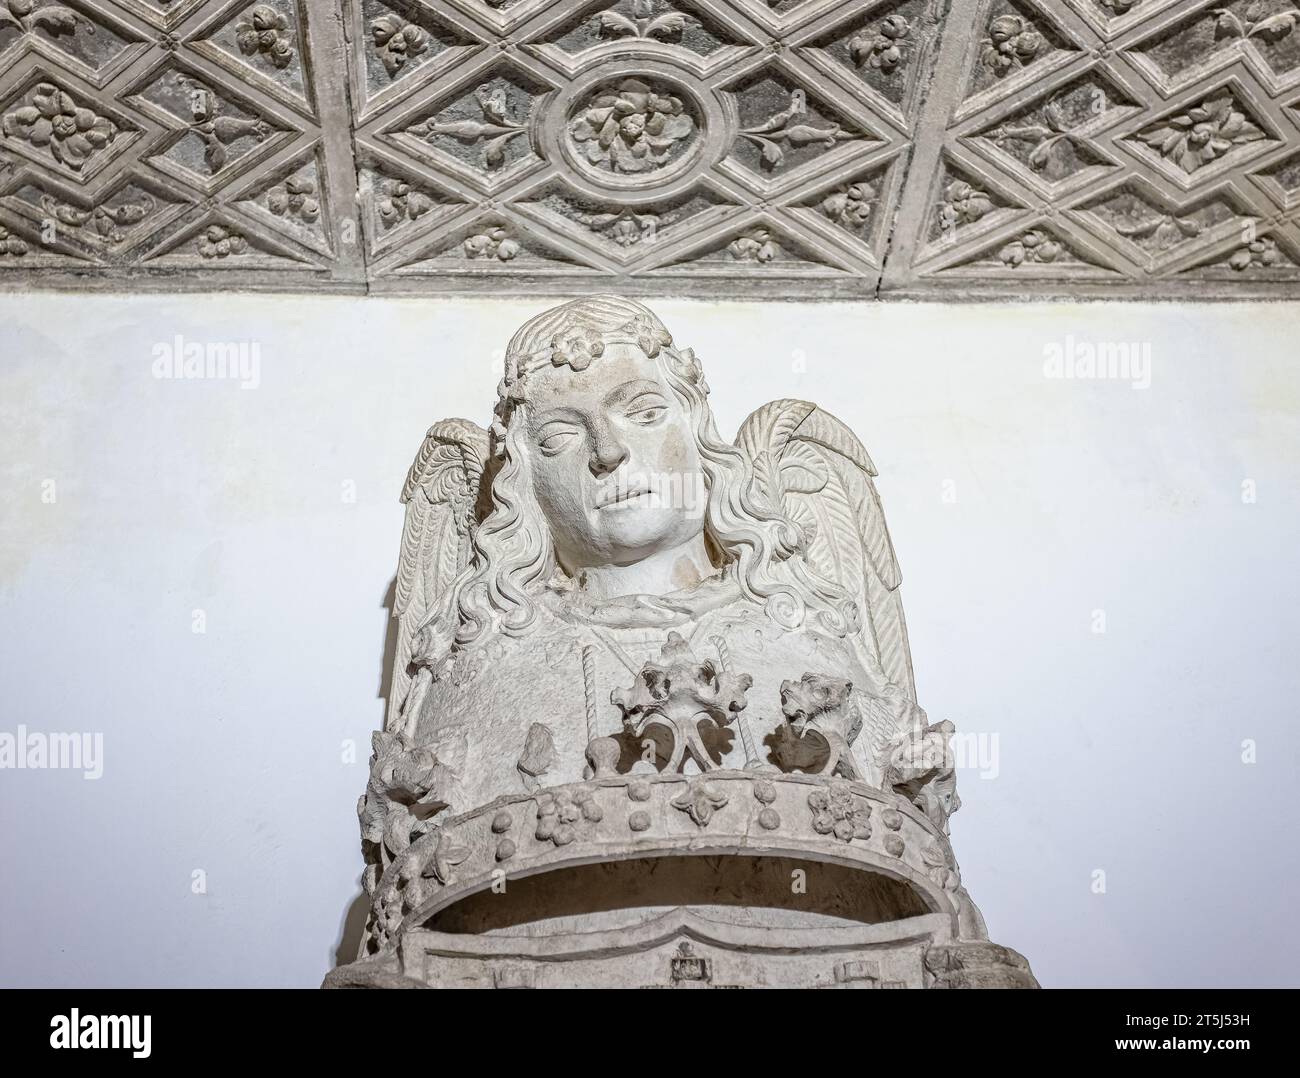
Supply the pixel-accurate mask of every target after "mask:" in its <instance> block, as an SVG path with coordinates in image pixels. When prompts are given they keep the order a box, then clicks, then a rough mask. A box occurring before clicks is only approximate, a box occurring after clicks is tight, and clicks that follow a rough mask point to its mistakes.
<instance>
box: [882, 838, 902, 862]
mask: <svg viewBox="0 0 1300 1078" xmlns="http://www.w3.org/2000/svg"><path fill="white" fill-rule="evenodd" d="M885 852H886V853H887V854H889V855H890V856H891V857H902V856H903V840H902V839H901V838H899V837H898V836H897V835H886V836H885Z"/></svg>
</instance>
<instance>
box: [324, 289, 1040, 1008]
mask: <svg viewBox="0 0 1300 1078" xmlns="http://www.w3.org/2000/svg"><path fill="white" fill-rule="evenodd" d="M708 398H709V387H708V384H707V383H706V381H705V379H704V371H703V368H702V367H701V364H700V361H699V359H698V358H697V357H696V356H695V354H694V352H692V350H691V349H690V348H686V347H683V346H681V345H679V344H678V343H677V342H676V341H675V340H674V339H673V337H672V335H671V334H670V333H669V332H668V329H667V328H666V327H665V326H664V325H663V323H662V322H661V321H660V320H659V319H658V318H656V317H655V315H654V314H652V313H651V312H650V311H649V310H648V309H647V308H646V307H644V306H642V305H641V304H640V303H635V302H633V301H631V300H627V299H621V298H619V297H617V296H593V297H590V298H586V299H580V300H575V301H573V302H570V303H564V304H562V305H560V306H558V307H555V308H553V309H551V310H548V311H545V312H543V313H542V314H539V315H537V316H536V317H535V318H532V319H531V320H529V321H528V322H527V323H525V324H524V326H523V327H522V328H521V329H519V331H518V332H516V333H515V335H514V336H513V338H512V339H511V341H510V344H509V347H508V349H507V351H506V356H505V372H504V376H503V378H502V380H501V383H500V385H499V387H498V394H497V402H496V409H495V414H494V417H493V421H492V424H491V427H490V428H489V429H484V428H482V427H480V426H478V425H476V424H474V423H471V422H469V421H467V420H464V419H449V420H444V421H443V422H440V423H436V424H435V425H434V426H433V427H432V428H431V429H430V430H429V432H428V435H427V436H426V438H425V440H424V444H423V445H422V446H421V447H420V451H419V453H418V454H417V455H416V458H415V462H414V464H412V466H411V469H410V473H409V475H408V476H407V479H406V483H405V486H404V488H403V492H402V499H403V501H404V502H405V503H406V521H405V527H404V531H403V535H402V546H401V560H400V564H399V567H398V574H397V583H396V602H395V610H394V613H395V616H396V618H397V619H398V624H397V634H398V640H397V649H396V659H395V662H394V667H393V672H392V691H391V695H390V700H389V711H388V714H387V717H386V719H385V727H384V729H383V730H381V731H377V732H376V733H375V734H374V750H375V751H374V756H373V758H372V760H371V767H370V778H369V784H368V786H367V789H366V793H365V795H364V796H363V797H362V799H361V803H360V805H359V806H358V810H359V814H360V817H361V828H362V848H363V852H364V854H365V858H366V862H367V864H366V870H365V877H364V880H365V890H366V892H367V896H368V899H369V914H368V916H367V920H366V924H365V928H364V931H363V936H362V940H361V941H360V945H359V952H358V957H357V961H356V962H354V963H351V964H349V965H346V966H341V967H339V969H337V970H335V971H333V972H332V973H331V974H330V976H329V977H327V979H326V983H327V984H332V985H340V986H341V985H366V986H375V985H384V986H387V985H407V986H413V985H426V984H434V985H449V984H456V985H461V984H478V985H483V986H485V987H486V986H489V985H496V986H500V985H515V984H529V985H536V986H544V985H548V984H549V985H556V986H561V985H563V986H570V985H575V984H587V985H591V984H615V985H625V984H651V983H662V980H663V978H664V977H667V979H668V982H669V983H672V984H677V983H681V982H684V981H689V982H691V983H699V984H704V983H709V982H710V979H711V978H712V977H713V976H714V974H715V973H716V974H717V975H718V976H719V977H722V978H724V980H722V981H720V982H719V983H726V984H729V985H731V984H735V985H745V984H753V985H759V984H762V985H775V984H784V985H799V986H811V985H816V986H823V985H826V984H829V983H843V984H855V985H859V986H872V985H881V986H883V985H887V984H888V985H896V986H897V985H906V986H912V987H922V986H923V985H928V986H933V987H962V986H976V985H1001V986H1032V985H1033V984H1035V983H1036V982H1035V981H1034V979H1033V976H1032V973H1031V972H1030V971H1029V968H1028V965H1027V963H1025V962H1024V960H1023V958H1021V957H1020V956H1018V955H1015V954H1014V953H1013V952H1010V951H1008V950H1007V949H1005V948H1000V947H997V946H996V945H993V944H991V943H989V941H988V937H987V933H986V931H985V928H984V923H983V919H982V917H981V915H980V913H979V911H978V909H977V908H976V907H975V905H974V903H973V902H972V901H971V899H970V896H969V894H967V892H966V889H965V887H964V886H963V884H962V882H961V876H960V873H959V870H958V867H957V862H956V858H955V856H954V855H953V852H952V848H951V843H950V841H949V837H948V815H949V814H950V813H951V812H952V811H954V810H955V809H956V808H957V806H958V804H959V801H958V798H957V795H956V786H955V772H954V768H953V761H952V759H951V753H950V747H949V740H950V737H951V734H952V732H953V727H952V724H951V723H948V722H940V723H935V724H930V723H929V721H928V720H927V718H926V715H925V712H924V711H922V710H921V708H920V707H919V706H918V705H917V703H916V699H915V696H916V693H915V689H914V685H913V678H912V664H911V656H910V653H909V649H908V642H907V627H906V624H905V622H904V619H903V607H902V602H901V599H900V595H899V580H900V575H899V570H898V561H897V559H896V558H895V556H894V550H893V546H892V545H891V543H890V539H889V532H888V529H887V528H886V526H885V515H884V510H883V509H882V507H881V503H880V497H879V494H878V493H877V491H876V487H875V475H876V469H875V467H874V466H873V465H872V462H871V458H870V457H869V456H868V455H867V452H866V450H865V449H864V448H863V447H862V444H861V443H860V442H859V441H858V439H857V438H856V437H855V436H854V435H853V433H852V432H851V431H850V430H849V429H848V428H847V427H845V426H844V424H843V423H841V422H840V421H839V420H837V419H836V418H835V417H834V416H832V415H830V414H829V413H828V412H825V411H823V410H822V409H821V408H818V407H817V406H816V405H813V404H809V403H807V402H805V401H797V400H779V401H774V402H772V403H771V404H767V405H765V406H763V407H762V408H760V409H758V411H756V412H755V413H754V414H753V415H751V416H750V417H749V418H748V419H746V420H745V422H744V423H743V424H742V425H741V428H740V432H739V434H738V436H737V438H736V441H735V442H734V443H730V442H727V441H725V440H724V439H723V438H722V436H721V435H720V434H719V433H718V429H717V425H716V423H715V422H714V418H713V414H712V412H711V410H710V408H709V399H708ZM696 854H700V855H707V856H695V855H696ZM595 865H599V866H600V871H599V872H598V873H597V874H596V875H594V876H593V875H591V874H590V873H589V871H588V870H589V869H591V868H592V867H593V866H595ZM794 865H800V866H802V867H803V869H804V870H806V871H808V872H818V873H821V876H820V877H819V880H820V885H819V886H818V887H816V888H810V889H809V890H807V891H806V892H802V891H801V892H798V893H796V892H794V891H792V890H791V888H790V887H789V878H790V877H789V872H790V871H791V866H794ZM507 879H508V880H510V881H528V882H526V883H524V884H523V886H522V887H519V888H515V887H514V884H513V882H512V883H511V887H510V888H506V887H505V884H506V882H507ZM485 896H487V897H485ZM511 896H516V897H511ZM737 907H739V908H737ZM828 926H830V927H828ZM610 932H616V933H619V939H620V940H621V941H622V943H623V944H625V946H624V947H622V948H620V949H619V950H618V953H616V954H615V953H612V952H611V950H610V948H609V938H610V937H609V933H610ZM790 933H798V939H799V940H800V941H802V942H801V943H800V944H799V946H798V947H797V948H793V949H792V948H791V947H790V944H789V940H790V939H792V938H793V937H792V936H791V935H790ZM542 937H545V938H544V939H543V938H542ZM687 937H689V940H691V941H694V943H695V944H698V945H699V946H700V947H702V948H705V949H706V950H707V951H708V955H709V956H708V957H706V956H704V955H701V956H700V957H699V958H698V959H695V958H691V959H690V960H689V961H688V960H687V959H686V958H673V959H672V960H671V961H668V960H667V959H666V957H665V954H666V951H665V949H666V948H671V946H672V945H673V942H674V941H675V940H677V941H680V942H685V941H686V940H687ZM539 948H540V949H541V950H539ZM543 952H544V957H541V958H539V957H538V955H541V954H543ZM530 955H531V956H532V957H531V958H530V957H529V956H530ZM778 955H779V956H784V957H778ZM792 955H793V957H791V956H792ZM556 956H566V957H567V959H572V961H568V960H566V961H553V960H551V959H553V958H555V957H556ZM714 962H716V963H717V965H716V967H715V966H714V965H713V963H714Z"/></svg>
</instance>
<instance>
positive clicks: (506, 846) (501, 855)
mask: <svg viewBox="0 0 1300 1078" xmlns="http://www.w3.org/2000/svg"><path fill="white" fill-rule="evenodd" d="M514 855H515V843H514V840H513V839H508V838H503V839H502V840H501V841H500V842H498V843H497V860H498V861H509V860H510V858H512V857H514Z"/></svg>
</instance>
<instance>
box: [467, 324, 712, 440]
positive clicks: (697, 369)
mask: <svg viewBox="0 0 1300 1078" xmlns="http://www.w3.org/2000/svg"><path fill="white" fill-rule="evenodd" d="M610 344H635V345H638V346H639V347H640V349H641V351H643V352H644V353H645V354H646V356H647V358H649V359H655V358H657V357H658V355H659V353H660V351H662V350H664V349H667V354H668V358H669V360H670V362H671V364H672V367H673V370H674V372H675V373H676V374H677V375H678V376H679V377H681V378H682V379H684V380H685V381H687V382H689V383H690V384H691V385H694V386H697V387H698V388H699V389H700V391H701V392H702V393H704V394H705V395H707V394H708V392H709V386H708V383H707V382H705V380H704V368H703V367H701V365H700V361H699V360H698V359H696V358H695V352H694V350H693V349H690V348H682V349H674V348H673V346H672V345H673V338H672V334H671V333H669V332H668V330H666V329H664V327H663V326H661V325H660V324H659V323H658V322H655V321H653V320H652V319H649V318H647V317H645V315H637V316H636V317H635V318H633V319H632V320H631V321H630V322H626V323H624V324H623V325H622V326H620V327H619V328H618V329H616V330H614V331H613V332H612V333H605V334H602V333H601V332H599V331H598V330H596V329H593V328H592V327H591V326H588V325H583V324H582V323H577V324H575V325H572V326H569V327H566V328H565V329H562V330H560V331H559V332H558V333H556V334H555V335H554V336H553V337H552V338H551V341H550V344H548V345H546V346H545V347H543V348H539V349H536V350H535V351H532V352H507V353H506V369H505V374H504V376H503V377H502V379H501V383H500V385H498V386H497V406H496V409H495V418H494V420H493V422H492V440H493V446H494V452H497V453H499V452H500V451H501V447H502V446H503V445H504V442H505V437H506V424H507V423H508V422H509V419H510V415H511V413H512V412H513V411H514V409H515V406H516V405H517V404H519V403H521V402H522V401H523V399H524V393H523V390H524V386H523V383H524V379H525V378H526V377H527V376H528V375H529V374H532V373H533V372H535V371H539V370H544V369H545V368H547V367H569V368H571V369H573V370H574V371H585V370H586V369H587V368H588V367H590V366H591V364H592V361H593V360H596V359H599V358H600V357H601V356H602V355H603V354H604V352H605V347H606V345H610Z"/></svg>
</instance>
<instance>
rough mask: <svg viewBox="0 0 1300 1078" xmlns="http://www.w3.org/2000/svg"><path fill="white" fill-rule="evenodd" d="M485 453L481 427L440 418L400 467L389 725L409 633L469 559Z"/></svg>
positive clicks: (402, 681) (404, 678) (400, 691)
mask: <svg viewBox="0 0 1300 1078" xmlns="http://www.w3.org/2000/svg"><path fill="white" fill-rule="evenodd" d="M488 455H489V439H488V432H487V431H485V430H484V429H483V428H482V427H480V426H479V425H478V424H476V423H471V422H470V421H469V420H467V419H444V420H443V421H442V422H441V423H435V424H434V425H433V426H432V427H430V428H429V433H428V434H426V435H425V438H424V444H423V445H422V446H420V451H419V453H417V454H416V457H415V462H414V463H413V464H412V465H411V470H410V471H409V472H408V473H407V476H406V484H405V486H403V487H402V502H403V504H404V505H405V506H406V524H405V526H404V527H403V529H402V552H401V556H400V558H399V560H398V565H397V584H396V599H395V601H394V603H393V617H395V618H397V619H399V628H398V633H397V653H396V655H395V657H394V659H393V677H392V686H391V689H390V691H389V695H388V721H387V724H386V725H387V727H388V728H389V729H393V728H394V727H395V726H396V724H397V721H398V716H399V715H400V714H401V712H402V705H403V704H404V703H405V701H406V696H407V694H408V693H409V692H410V689H411V680H412V679H411V674H410V671H409V669H408V668H409V666H410V663H411V657H412V654H413V652H414V644H415V637H416V633H417V632H418V631H419V629H420V628H421V627H422V626H423V625H424V623H425V622H426V621H427V620H428V619H429V617H430V616H432V615H433V614H434V613H435V612H436V611H437V609H438V604H439V602H440V601H441V600H442V597H443V596H444V595H445V594H446V591H447V588H448V587H450V585H451V582H452V581H453V580H455V579H456V576H457V575H458V574H459V573H460V572H461V570H463V569H464V568H465V566H466V564H468V562H469V556H470V549H471V542H470V539H471V536H472V534H473V530H474V529H475V528H476V527H477V526H478V523H479V521H480V520H481V519H482V513H483V509H484V507H485V505H486V503H487V499H486V493H485V491H484V486H485V475H484V473H485V471H486V469H487V462H488Z"/></svg>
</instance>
